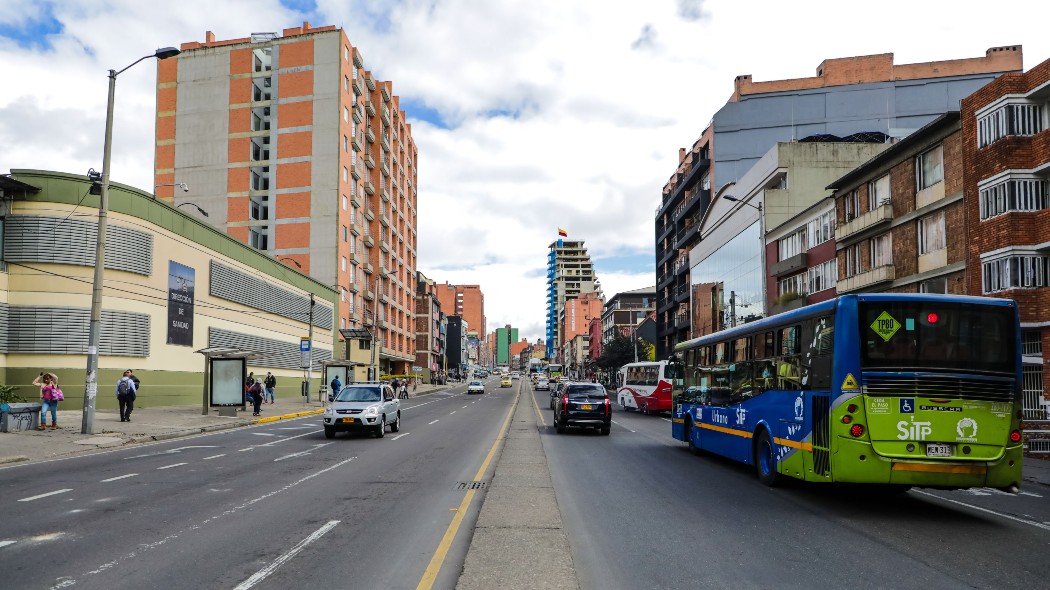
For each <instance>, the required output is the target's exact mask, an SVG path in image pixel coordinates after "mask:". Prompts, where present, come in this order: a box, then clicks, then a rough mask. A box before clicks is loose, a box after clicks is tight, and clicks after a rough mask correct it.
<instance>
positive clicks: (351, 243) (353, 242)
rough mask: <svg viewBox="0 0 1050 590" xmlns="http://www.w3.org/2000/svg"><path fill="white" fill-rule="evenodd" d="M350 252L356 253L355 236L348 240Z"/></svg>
mask: <svg viewBox="0 0 1050 590" xmlns="http://www.w3.org/2000/svg"><path fill="white" fill-rule="evenodd" d="M350 253H351V254H357V238H354V239H353V240H350Z"/></svg>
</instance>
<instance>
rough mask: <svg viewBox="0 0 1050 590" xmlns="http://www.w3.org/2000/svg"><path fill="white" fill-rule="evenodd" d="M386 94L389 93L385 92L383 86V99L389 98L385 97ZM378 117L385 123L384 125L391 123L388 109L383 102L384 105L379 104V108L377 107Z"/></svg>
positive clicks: (388, 125)
mask: <svg viewBox="0 0 1050 590" xmlns="http://www.w3.org/2000/svg"><path fill="white" fill-rule="evenodd" d="M387 96H389V94H387V92H386V86H384V87H383V98H384V99H385V100H389V99H387V98H386V97H387ZM379 117H380V119H382V120H383V123H384V124H385V125H386V126H387V127H390V125H391V123H390V109H388V108H386V105H385V104H384V105H380V108H379Z"/></svg>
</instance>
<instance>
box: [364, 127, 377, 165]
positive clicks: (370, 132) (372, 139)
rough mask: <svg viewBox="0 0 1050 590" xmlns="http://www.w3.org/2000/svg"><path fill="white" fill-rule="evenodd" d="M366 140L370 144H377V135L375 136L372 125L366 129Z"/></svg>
mask: <svg viewBox="0 0 1050 590" xmlns="http://www.w3.org/2000/svg"><path fill="white" fill-rule="evenodd" d="M365 139H367V140H368V143H375V142H376V134H375V131H373V130H372V126H371V125H369V126H368V127H366V128H365ZM369 168H372V166H369Z"/></svg>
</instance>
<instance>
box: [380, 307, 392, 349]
mask: <svg viewBox="0 0 1050 590" xmlns="http://www.w3.org/2000/svg"><path fill="white" fill-rule="evenodd" d="M384 297H386V295H380V296H379V300H380V301H382V300H383V298H384ZM379 327H380V328H381V329H383V330H389V329H390V322H388V321H386V320H379ZM385 350H387V351H388V353H389V350H390V349H389V348H388V349H385Z"/></svg>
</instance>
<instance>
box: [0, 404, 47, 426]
mask: <svg viewBox="0 0 1050 590" xmlns="http://www.w3.org/2000/svg"><path fill="white" fill-rule="evenodd" d="M37 424H40V402H33V403H27V404H4V406H3V411H2V412H0V432H21V431H25V430H35V429H36V426H37Z"/></svg>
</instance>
